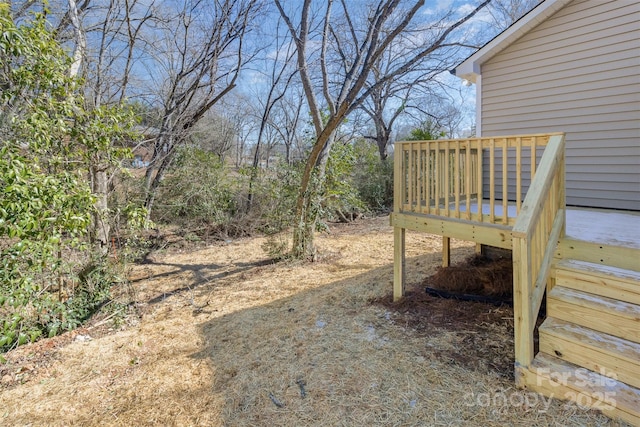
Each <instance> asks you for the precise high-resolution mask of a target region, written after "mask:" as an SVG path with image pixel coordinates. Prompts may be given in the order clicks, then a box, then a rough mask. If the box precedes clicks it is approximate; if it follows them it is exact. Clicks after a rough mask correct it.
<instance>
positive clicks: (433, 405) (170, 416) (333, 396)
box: [0, 218, 615, 426]
mask: <svg viewBox="0 0 640 427" xmlns="http://www.w3.org/2000/svg"><path fill="white" fill-rule="evenodd" d="M388 224H389V219H388V218H374V219H368V220H359V221H357V222H356V223H354V224H344V225H342V224H341V225H335V226H332V227H331V232H330V233H323V234H319V235H318V246H319V250H320V253H321V254H322V255H323V256H321V257H320V258H319V259H320V262H316V263H313V264H307V263H272V262H270V261H269V260H268V257H266V256H265V255H264V252H263V251H262V250H261V246H262V244H263V243H264V239H262V238H244V239H238V240H229V241H225V242H217V243H215V244H206V245H203V247H201V248H199V249H197V250H196V249H191V248H187V247H183V248H177V249H175V250H174V249H172V248H171V247H166V248H163V249H162V250H159V251H156V252H154V253H152V254H150V255H149V256H148V257H147V258H146V259H147V261H146V263H145V264H140V265H136V266H134V267H133V268H132V270H131V272H130V279H131V286H132V287H133V288H134V289H135V298H136V304H137V305H138V307H139V312H140V313H142V317H141V318H140V319H138V320H137V321H132V322H130V323H128V324H127V325H123V327H122V328H111V329H113V330H111V331H109V330H108V329H107V330H106V331H104V332H105V333H104V334H102V335H101V333H100V332H98V331H94V330H93V329H89V328H87V330H86V331H84V330H83V331H75V332H74V333H75V334H76V335H75V336H74V335H73V333H72V334H68V335H65V336H63V337H60V338H55V339H53V340H43V341H41V342H40V343H37V344H35V345H27V346H24V347H22V348H19V349H17V350H15V351H12V352H10V353H8V354H7V355H6V357H7V359H8V362H7V363H6V364H4V365H2V369H4V370H5V371H3V372H7V374H6V375H9V376H15V375H18V374H20V373H25V372H27V371H30V370H31V371H33V370H37V375H36V374H33V375H31V374H29V375H26V376H24V375H23V376H22V377H21V378H20V379H19V380H16V378H13V379H12V380H11V381H10V383H8V384H4V385H0V400H1V401H2V405H1V407H0V425H3V426H5V425H7V426H11V425H47V426H69V425H83V426H84V425H87V426H91V425H96V426H97V425H100V426H104V425H126V426H128V425H136V426H144V425H149V426H152V425H202V426H249V425H253V426H256V425H269V426H291V425H313V426H339V425H344V426H353V425H372V426H378V425H380V426H382V425H407V426H424V425H434V426H435V425H443V426H444V425H469V426H503V425H513V426H535V425H540V426H547V425H557V424H562V425H568V426H570V425H575V426H596V425H597V426H602V425H615V424H613V423H612V422H610V421H609V420H608V419H607V418H605V417H603V416H602V415H599V414H598V413H596V412H593V411H586V410H582V409H580V408H578V407H577V406H576V405H573V404H569V403H562V402H559V401H555V400H554V401H549V402H548V403H547V400H543V399H541V398H539V397H537V398H536V397H535V396H533V395H530V394H528V393H526V392H523V391H521V390H516V389H515V387H514V384H513V380H512V379H511V378H510V375H511V374H510V372H511V367H510V365H511V364H512V361H510V360H508V359H510V357H511V356H510V353H511V351H512V350H511V349H512V342H511V336H512V332H511V330H510V328H511V322H512V315H511V314H510V312H509V309H507V308H505V307H500V308H498V307H493V306H490V305H486V304H477V303H464V302H458V301H448V300H447V301H445V300H438V299H435V298H432V297H428V296H427V295H425V293H424V290H423V289H422V285H417V284H419V283H421V282H422V280H423V278H424V277H426V276H431V275H433V274H434V273H435V272H436V268H437V266H438V265H440V263H441V255H440V251H441V242H442V239H441V238H440V237H438V236H431V235H426V234H420V233H412V232H409V233H407V239H406V244H407V252H406V254H407V264H406V267H407V270H406V271H407V279H408V283H413V284H416V285H414V286H413V287H410V288H409V290H410V291H411V293H410V294H409V296H408V297H407V298H406V299H405V300H404V301H403V302H401V303H399V304H393V303H391V302H390V293H391V289H392V281H393V265H392V254H393V233H392V229H391V227H389V225H388ZM472 253H473V245H471V244H469V243H465V242H460V241H452V258H453V259H452V261H453V262H461V261H462V260H464V259H465V258H466V257H468V256H469V255H471V254H472ZM372 302H374V303H372ZM134 320H135V319H134ZM79 335H82V336H84V337H85V338H81V339H78V338H77V337H78V336H79ZM86 337H89V338H86ZM28 364H35V365H37V367H34V368H33V369H31V368H30V366H29V365H28ZM16 373H17V374H16ZM494 397H498V399H494ZM486 398H488V399H489V400H486Z"/></svg>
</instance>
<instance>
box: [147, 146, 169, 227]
mask: <svg viewBox="0 0 640 427" xmlns="http://www.w3.org/2000/svg"><path fill="white" fill-rule="evenodd" d="M172 160H173V154H169V155H167V156H166V157H165V158H164V159H162V162H160V166H158V170H157V172H156V175H155V176H153V179H152V177H151V175H150V174H149V169H148V170H147V177H146V179H147V183H148V185H147V196H146V198H145V201H144V207H145V209H147V221H150V220H151V210H152V209H153V204H154V202H155V200H156V192H157V191H158V187H159V186H160V183H161V182H162V180H163V179H164V174H165V173H166V172H167V169H168V168H169V165H170V164H171V161H172ZM152 173H153V172H152Z"/></svg>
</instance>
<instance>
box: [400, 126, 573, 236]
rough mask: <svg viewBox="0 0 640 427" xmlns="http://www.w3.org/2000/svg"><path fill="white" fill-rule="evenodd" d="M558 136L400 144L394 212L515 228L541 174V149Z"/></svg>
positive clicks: (477, 138) (540, 135)
mask: <svg viewBox="0 0 640 427" xmlns="http://www.w3.org/2000/svg"><path fill="white" fill-rule="evenodd" d="M558 135H560V134H559V133H551V134H533V135H515V136H500V137H498V136H496V137H475V138H465V139H444V140H433V141H400V142H396V144H395V150H394V151H395V152H394V159H395V164H394V169H395V170H394V176H395V178H394V180H395V189H394V193H395V194H394V211H395V212H396V213H418V214H426V215H434V216H439V217H448V218H455V219H461V220H467V221H473V222H481V223H487V224H500V225H505V226H513V225H515V221H516V215H517V214H518V213H519V212H520V209H521V207H522V202H523V194H525V193H526V181H527V180H531V182H532V181H533V179H534V178H535V175H536V169H537V164H536V159H537V156H538V155H537V153H538V149H539V148H541V149H542V148H544V147H545V146H546V145H547V143H548V141H549V140H550V138H552V137H553V136H558ZM525 153H527V154H526V156H525V155H524V154H525ZM485 162H486V163H487V165H486V166H485V165H484V163H485ZM527 168H528V171H527ZM485 169H486V170H485ZM527 172H528V174H529V176H528V177H527V176H525V175H526V174H527ZM485 186H488V189H487V190H485V189H484V187H485ZM485 192H486V193H488V194H484V193H485ZM485 200H486V201H487V202H488V208H489V209H488V212H483V201H485ZM512 207H515V215H514V214H513V213H511V214H510V212H509V211H510V208H512Z"/></svg>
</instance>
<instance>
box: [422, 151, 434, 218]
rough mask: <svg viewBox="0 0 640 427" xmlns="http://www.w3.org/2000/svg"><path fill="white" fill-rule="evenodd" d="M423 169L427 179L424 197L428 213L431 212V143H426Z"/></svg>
mask: <svg viewBox="0 0 640 427" xmlns="http://www.w3.org/2000/svg"><path fill="white" fill-rule="evenodd" d="M424 170H425V172H424V175H425V177H426V179H427V183H426V186H425V196H424V198H425V201H426V205H427V213H428V214H429V213H431V183H432V182H433V179H432V177H431V144H427V156H426V163H425V169H424Z"/></svg>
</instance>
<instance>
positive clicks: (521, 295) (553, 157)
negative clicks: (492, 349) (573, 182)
mask: <svg viewBox="0 0 640 427" xmlns="http://www.w3.org/2000/svg"><path fill="white" fill-rule="evenodd" d="M565 211H566V204H565V139H564V134H559V135H554V136H552V137H551V138H550V139H549V142H548V144H547V147H546V149H545V151H544V153H543V155H542V159H541V160H540V164H539V166H538V172H537V173H536V175H535V177H534V179H533V181H532V182H531V186H530V187H529V191H528V192H527V195H526V197H525V199H524V201H523V203H522V209H521V210H520V213H519V215H518V217H517V220H516V223H515V225H514V226H513V229H512V236H513V273H514V277H513V304H514V313H515V322H514V329H515V332H514V334H515V336H514V338H515V353H516V354H515V362H516V366H521V367H528V366H529V365H530V363H531V362H532V361H533V358H534V347H533V345H534V344H533V332H534V327H535V323H536V318H537V316H538V311H539V310H540V304H541V302H542V297H543V295H544V291H545V289H546V287H547V286H546V285H547V281H548V278H549V273H550V270H551V264H552V261H553V256H554V252H555V248H556V245H557V243H558V240H559V239H560V238H561V237H562V235H563V234H564V227H565Z"/></svg>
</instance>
